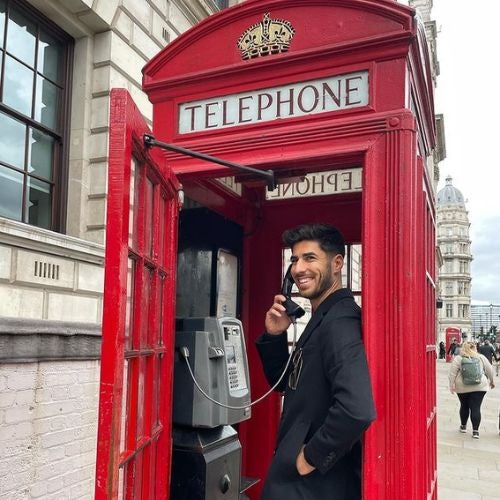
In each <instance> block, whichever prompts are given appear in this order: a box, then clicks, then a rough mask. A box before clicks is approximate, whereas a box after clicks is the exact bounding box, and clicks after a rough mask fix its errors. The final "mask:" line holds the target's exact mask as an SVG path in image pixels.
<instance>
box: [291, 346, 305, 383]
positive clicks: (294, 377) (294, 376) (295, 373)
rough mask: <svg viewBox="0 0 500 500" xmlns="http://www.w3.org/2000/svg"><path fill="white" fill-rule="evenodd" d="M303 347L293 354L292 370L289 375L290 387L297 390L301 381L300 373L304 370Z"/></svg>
mask: <svg viewBox="0 0 500 500" xmlns="http://www.w3.org/2000/svg"><path fill="white" fill-rule="evenodd" d="M302 363H303V360H302V347H301V348H299V349H296V350H295V352H294V353H293V355H292V371H291V372H290V376H289V377H288V387H290V389H292V391H295V389H297V384H298V383H299V378H300V374H301V372H302Z"/></svg>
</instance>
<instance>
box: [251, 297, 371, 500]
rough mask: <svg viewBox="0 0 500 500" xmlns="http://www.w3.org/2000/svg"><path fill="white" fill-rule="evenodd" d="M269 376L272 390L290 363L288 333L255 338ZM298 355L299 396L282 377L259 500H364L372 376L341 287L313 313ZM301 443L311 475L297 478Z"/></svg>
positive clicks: (356, 312)
mask: <svg viewBox="0 0 500 500" xmlns="http://www.w3.org/2000/svg"><path fill="white" fill-rule="evenodd" d="M257 349H258V351H259V354H260V356H261V359H262V363H263V366H264V371H265V374H266V377H267V379H268V381H269V383H270V384H271V385H274V383H276V381H277V380H278V378H279V376H280V375H281V372H282V370H283V369H284V367H285V364H286V361H287V359H288V347H287V335H286V333H283V334H281V335H269V334H267V333H266V334H264V335H262V336H261V337H260V338H259V339H258V340H257ZM296 349H302V359H303V365H302V369H301V372H300V377H299V380H298V384H297V388H296V390H292V389H290V387H289V384H288V382H289V375H288V374H287V375H286V376H285V377H284V379H283V381H282V383H281V385H280V387H279V388H278V389H279V390H284V391H285V398H284V404H283V414H282V418H281V424H280V429H279V433H278V440H277V448H276V452H275V456H274V458H273V461H272V464H271V467H270V469H269V473H268V477H267V480H266V483H265V485H264V490H263V493H262V497H261V500H282V499H286V500H295V499H304V500H315V499H317V500H329V499H332V500H333V499H335V500H341V499H342V500H343V499H345V500H347V499H349V500H354V499H359V498H361V442H360V439H361V437H362V434H363V432H364V430H365V429H366V428H367V427H368V426H369V424H370V423H371V422H372V421H373V420H374V419H375V409H374V403H373V397H372V390H371V383H370V376H369V373H368V367H367V363H366V356H365V351H364V347H363V344H362V340H361V311H360V308H359V307H358V306H357V304H356V303H355V301H354V299H353V297H352V294H351V293H350V292H349V291H348V290H347V289H341V290H337V291H336V292H334V293H333V294H332V295H330V296H329V297H327V298H326V299H325V300H324V301H323V302H322V303H321V304H320V305H319V307H318V309H317V310H316V311H315V312H314V314H313V316H312V318H311V320H310V321H309V323H308V325H307V327H306V329H305V331H304V333H303V334H302V335H301V337H300V339H299V341H298V342H297V346H296ZM290 371H291V367H289V372H290ZM303 444H306V446H305V449H304V454H305V457H306V460H307V461H308V462H309V463H310V464H312V465H314V466H315V467H316V470H314V471H313V472H311V473H310V474H308V475H306V476H300V475H299V474H298V472H297V469H296V466H295V460H296V458H297V456H298V454H299V451H300V448H301V447H302V445H303Z"/></svg>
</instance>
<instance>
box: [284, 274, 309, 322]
mask: <svg viewBox="0 0 500 500" xmlns="http://www.w3.org/2000/svg"><path fill="white" fill-rule="evenodd" d="M294 284H295V282H294V281H293V278H292V265H291V264H290V266H289V267H288V269H287V271H286V274H285V278H284V279H283V284H282V285H281V294H282V295H284V296H285V302H283V306H284V308H285V309H286V314H287V315H288V317H289V318H290V319H291V320H292V321H293V322H295V320H296V319H298V318H302V316H304V314H305V313H306V312H305V311H304V309H302V307H300V306H299V304H297V303H296V302H294V301H293V300H292V299H291V298H290V297H291V295H292V287H293V285H294Z"/></svg>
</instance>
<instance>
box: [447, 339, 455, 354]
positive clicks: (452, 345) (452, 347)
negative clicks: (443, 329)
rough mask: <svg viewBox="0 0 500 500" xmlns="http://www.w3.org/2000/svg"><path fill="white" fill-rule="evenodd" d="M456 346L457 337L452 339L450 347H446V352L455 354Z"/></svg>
mask: <svg viewBox="0 0 500 500" xmlns="http://www.w3.org/2000/svg"><path fill="white" fill-rule="evenodd" d="M456 348H457V339H452V340H451V344H450V347H449V348H448V354H449V355H450V356H451V357H453V356H454V355H455V349H456Z"/></svg>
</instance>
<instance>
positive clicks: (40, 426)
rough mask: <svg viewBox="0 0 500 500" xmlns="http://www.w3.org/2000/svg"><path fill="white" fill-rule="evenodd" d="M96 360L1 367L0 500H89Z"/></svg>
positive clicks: (94, 439) (95, 398) (97, 383)
mask: <svg viewBox="0 0 500 500" xmlns="http://www.w3.org/2000/svg"><path fill="white" fill-rule="evenodd" d="M98 389H99V362H98V361H64V362H38V363H23V364H6V365H0V457H1V458H0V500H7V499H8V500H17V499H31V498H43V499H47V500H49V499H54V500H55V499H57V500H62V499H66V498H67V499H92V498H93V497H94V475H95V454H96V436H97V405H98Z"/></svg>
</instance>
